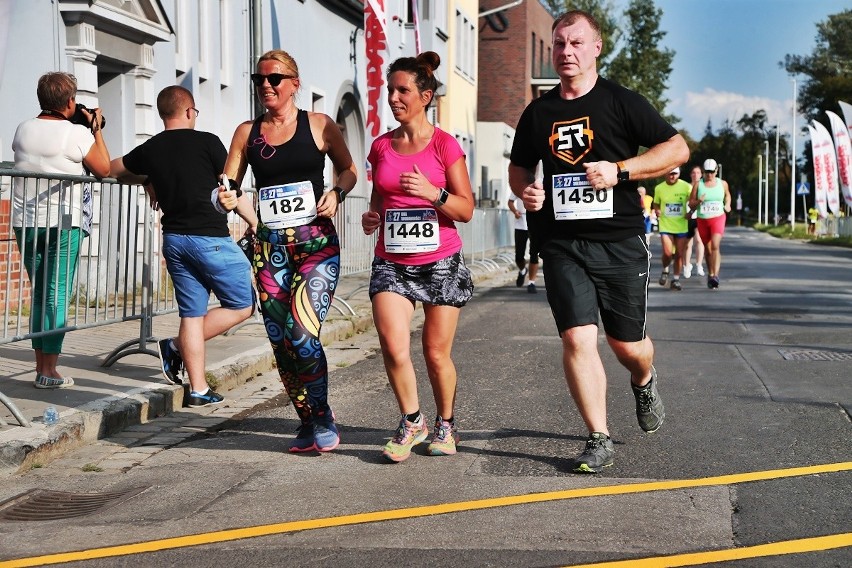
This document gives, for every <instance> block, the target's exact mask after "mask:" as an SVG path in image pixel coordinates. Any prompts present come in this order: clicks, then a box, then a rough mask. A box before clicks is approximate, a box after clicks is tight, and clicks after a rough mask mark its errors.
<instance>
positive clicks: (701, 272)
mask: <svg viewBox="0 0 852 568" xmlns="http://www.w3.org/2000/svg"><path fill="white" fill-rule="evenodd" d="M695 273H696V274H698V275H699V276H704V265H703V264H699V265H698V268H697V269H696V270H695Z"/></svg>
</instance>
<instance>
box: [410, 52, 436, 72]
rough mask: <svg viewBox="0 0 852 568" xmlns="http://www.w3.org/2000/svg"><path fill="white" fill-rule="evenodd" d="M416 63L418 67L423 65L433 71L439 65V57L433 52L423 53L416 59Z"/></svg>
mask: <svg viewBox="0 0 852 568" xmlns="http://www.w3.org/2000/svg"><path fill="white" fill-rule="evenodd" d="M416 61H417V64H418V65H425V66H426V67H429V68H430V69H431V70H432V71H434V70H435V69H437V68H438V67H439V66H440V65H441V56H440V55H438V54H437V53H435V52H434V51H424V52H423V53H421V54H420V55H418V56H417V57H416Z"/></svg>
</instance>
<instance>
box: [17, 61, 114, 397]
mask: <svg viewBox="0 0 852 568" xmlns="http://www.w3.org/2000/svg"><path fill="white" fill-rule="evenodd" d="M36 94H37V96H38V102H39V105H40V106H41V109H42V110H41V113H40V114H39V115H38V116H37V117H35V118H30V119H28V120H25V121H24V122H22V123H21V124H19V125H18V129H17V130H16V131H15V138H14V140H13V141H12V149H13V150H14V152H15V168H16V169H19V170H24V171H27V172H34V173H44V174H61V175H85V173H86V171H88V172H90V173H91V174H92V175H94V176H95V177H96V178H98V179H101V178H104V177H106V176H107V175H109V151H108V150H107V147H106V144H105V143H104V139H103V134H102V132H101V127H102V126H103V124H104V120H103V117H101V111H100V109H94V110H91V111H90V110H88V109H86V108H85V107H83V106H82V105H78V104H77V101H76V96H77V80H76V79H75V78H74V76H73V75H70V74H68V73H59V72H54V73H46V74H44V75H42V76H41V77H40V78H39V80H38V86H37V88H36ZM81 122H82V123H83V124H81ZM91 216H92V198H91V191H90V189H89V185H88V184H81V183H74V182H68V181H57V180H51V179H33V178H25V177H16V178H14V181H13V190H12V227H13V228H14V231H15V239H16V240H17V243H18V250H19V251H20V253H21V258H22V261H23V264H24V266H25V267H26V269H27V274H28V275H29V279H30V287H31V288H32V304H31V315H30V332H31V333H35V332H40V331H49V330H53V329H59V328H62V327H65V325H66V324H65V319H66V312H67V309H68V301H69V299H70V297H71V295H72V290H73V284H74V275H75V273H76V269H77V261H78V258H79V255H80V244H81V242H82V240H83V238H84V237H85V236H86V235H88V233H89V230H90V229H91V222H92V220H91ZM64 338H65V334H64V333H55V334H50V335H47V336H44V337H36V338H33V340H32V347H33V350H34V351H35V366H36V369H35V370H36V376H35V387H36V388H41V389H57V388H66V387H70V386H72V385H73V384H74V380H73V379H72V378H71V377H65V376H62V374H60V372H59V370H58V369H57V368H56V365H57V363H58V361H59V354H60V353H61V352H62V342H63V339H64Z"/></svg>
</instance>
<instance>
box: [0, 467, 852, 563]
mask: <svg viewBox="0 0 852 568" xmlns="http://www.w3.org/2000/svg"><path fill="white" fill-rule="evenodd" d="M850 470H852V462H839V463H829V464H823V465H814V466H806V467H795V468H788V469H774V470H766V471H753V472H747V473H736V474H731V475H720V476H716V477H702V478H698V479H679V480H669V481H653V482H649V483H629V484H625V485H605V486H600V487H586V488H583V489H567V490H562V491H550V492H546V493H529V494H526V495H511V496H507V497H493V498H488V499H477V500H475V501H457V502H453V503H444V504H440V505H423V506H419V507H408V508H405V509H389V510H385V511H373V512H370V513H356V514H353V515H343V516H339V517H323V518H319V519H308V520H303V521H289V522H284V523H274V524H269V525H257V526H253V527H244V528H239V529H228V530H222V531H213V532H207V533H200V534H194V535H187V536H180V537H172V538H164V539H158V540H150V541H143V542H139V543H133V544H121V545H116V546H106V547H103V548H93V549H90V550H80V551H76V552H61V553H56V554H46V555H43V556H32V557H28V558H18V559H15V560H7V561H0V568H23V567H26V566H44V565H47V564H60V563H62V562H75V561H79V560H92V559H95V558H109V557H113V556H124V555H128V554H141V553H146V552H156V551H160V550H171V549H176V548H185V547H189V546H198V545H201V544H213V543H219V542H227V541H232V540H241V539H244V538H255V537H260V536H270V535H275V534H283V533H288V532H296V531H304V530H312V529H321V528H330V527H340V526H346V525H358V524H364V523H374V522H378V521H392V520H399V519H413V518H418V517H428V516H432V515H443V514H447V513H459V512H463V511H476V510H482V509H493V508H497V507H509V506H513V505H528V504H530V503H544V502H548V501H560V500H565V499H578V498H582V497H601V496H607V495H627V494H632V493H647V492H650V491H671V490H676V489H688V488H691V487H710V486H715V485H731V484H737V483H750V482H754V481H767V480H772V479H783V478H786V477H800V476H804V475H817V474H820V473H837V472H841V471H850ZM736 550H740V549H733V552H735V551H736Z"/></svg>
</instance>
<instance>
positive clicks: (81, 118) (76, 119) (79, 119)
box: [68, 103, 106, 129]
mask: <svg viewBox="0 0 852 568" xmlns="http://www.w3.org/2000/svg"><path fill="white" fill-rule="evenodd" d="M84 110H85V111H87V112H89V113H90V114H91V115H92V119H91V120H89V119H88V118H86V115H85V114H83V111H84ZM94 115H95V110H94V109H90V108H88V107H86V106H85V105H82V104H80V103H77V108H76V109H74V114H73V115H71V118H69V119H68V120H70V121H71V122H73V123H74V124H81V125H83V126H85V127H86V128H89V129H91V128H92V126H93V124H92V122H94V120H95V116H94ZM104 126H106V119H105V118H104V117H103V116H101V128H103V127H104Z"/></svg>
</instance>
